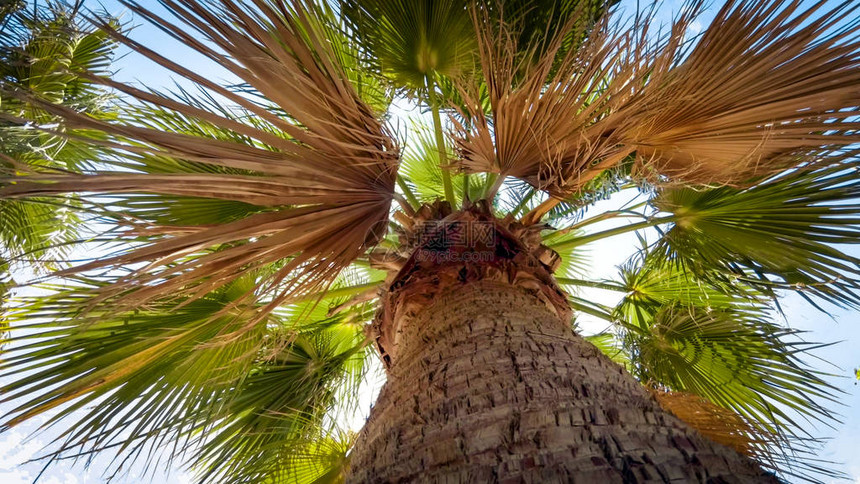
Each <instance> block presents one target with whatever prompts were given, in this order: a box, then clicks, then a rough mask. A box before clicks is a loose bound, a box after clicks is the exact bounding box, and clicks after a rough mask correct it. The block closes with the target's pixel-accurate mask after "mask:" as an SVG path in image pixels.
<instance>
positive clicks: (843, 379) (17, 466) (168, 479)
mask: <svg viewBox="0 0 860 484" xmlns="http://www.w3.org/2000/svg"><path fill="white" fill-rule="evenodd" d="M140 1H141V3H142V4H143V5H145V6H147V7H155V2H154V0H140ZM102 3H103V5H104V6H105V8H106V9H107V10H108V11H109V12H111V13H114V14H118V13H120V12H123V10H124V9H123V8H122V7H120V6H119V5H118V3H117V2H115V1H114V0H111V1H106V2H102ZM639 3H640V4H641V5H645V4H647V3H648V2H647V1H646V0H640V2H639ZM712 3H713V5H714V6H712V7H711V8H710V9H709V11H708V12H706V14H705V15H704V16H703V17H702V18H700V20H699V21H698V22H697V23H696V24H694V25H693V31H694V32H693V33H696V31H697V30H700V29H702V28H704V27H705V26H706V25H707V23H708V21H709V20H710V18H711V17H712V16H713V13H714V11H715V9H716V7H718V6H719V5H721V4H722V3H723V2H722V1H721V0H714V1H713V2H712ZM833 3H837V2H835V1H834V2H833ZM98 5H99V3H98V2H94V1H92V0H87V1H86V2H85V6H87V7H90V8H94V9H95V8H98ZM635 5H636V1H635V0H625V1H624V2H622V7H623V8H625V9H627V10H628V11H629V10H631V9H635ZM679 5H680V1H679V0H667V1H666V2H664V5H663V11H664V12H666V13H667V14H668V12H670V11H672V12H677V11H678V8H679ZM124 18H125V19H126V20H133V19H131V18H130V16H129V15H128V14H127V13H126V15H125V17H124ZM133 23H136V24H139V23H140V22H139V21H138V22H133ZM132 37H133V38H135V39H137V40H138V41H141V42H143V43H145V44H147V45H148V46H150V47H154V48H155V49H156V50H157V51H161V52H167V53H169V55H170V57H171V58H173V59H176V60H179V61H181V63H182V64H183V65H184V66H186V67H190V68H192V69H193V70H195V71H196V72H202V73H207V75H211V76H212V77H215V78H219V77H222V76H223V72H222V71H219V70H218V69H217V68H214V67H213V66H212V65H211V64H209V63H208V62H206V61H205V60H204V59H201V58H200V56H198V55H196V54H194V53H193V52H192V51H191V50H189V49H188V48H186V47H184V46H182V45H180V44H178V43H176V42H174V41H172V40H170V39H167V38H165V36H164V35H163V34H161V33H160V32H159V31H157V29H154V28H153V27H151V26H148V25H140V26H139V27H137V28H136V29H135V30H134V32H133V34H132ZM115 66H116V68H117V69H119V71H118V73H117V77H118V78H119V79H121V80H125V81H138V82H140V83H141V84H146V85H148V86H150V87H169V86H170V80H169V76H168V73H167V72H166V71H164V70H163V69H161V68H158V67H156V66H153V65H151V64H150V63H148V62H142V61H140V59H139V58H137V57H136V56H132V55H128V56H125V57H123V58H121V59H120V60H119V61H118V62H117V63H116V64H115ZM404 114H405V111H404ZM625 196H626V195H623V194H622V195H621V196H620V197H618V199H615V200H610V201H607V202H604V203H605V204H606V205H614V204H617V203H619V199H622V198H624V197H625ZM605 208H606V206H602V205H600V206H598V207H596V208H595V210H601V209H605ZM606 227H607V226H605V225H603V226H601V225H596V226H595V227H594V230H600V229H603V228H606ZM635 247H636V240H635V238H634V237H633V236H632V235H630V234H628V235H627V236H622V237H616V238H613V239H609V240H606V241H601V242H600V244H599V246H591V247H588V250H589V251H590V255H591V261H592V267H593V272H592V276H593V277H598V278H599V277H611V276H613V275H614V274H615V273H616V269H615V266H616V265H617V264H620V263H622V262H624V260H625V259H626V258H627V256H628V255H629V254H631V253H632V252H633V251H634V250H635ZM847 251H848V252H849V253H850V254H851V255H853V256H855V257H860V246H855V247H851V248H848V250H847ZM588 295H589V296H591V297H594V298H595V299H597V300H599V301H600V302H603V303H607V304H611V303H613V302H614V301H613V298H614V297H617V296H614V295H612V294H607V293H602V292H600V291H599V290H596V291H595V292H593V293H590V294H588ZM782 306H783V310H784V314H785V321H784V324H786V325H788V326H790V327H792V328H796V329H802V330H806V331H809V333H808V335H807V338H806V339H807V340H809V341H816V342H837V341H839V342H840V343H838V344H836V345H834V346H831V347H828V348H825V349H822V350H820V351H819V352H817V353H816V355H817V356H819V357H820V358H822V360H814V361H810V363H811V364H812V365H814V366H815V367H816V368H818V369H820V370H822V371H825V372H829V373H833V374H834V376H833V377H832V378H830V381H831V383H832V384H833V385H835V386H836V387H838V388H839V389H841V390H842V391H844V392H845V393H844V394H843V395H842V396H841V398H840V401H841V403H842V406H841V407H838V408H835V410H836V411H837V412H838V413H839V414H841V415H842V420H843V423H842V424H841V425H839V426H837V427H836V428H835V429H828V428H825V427H822V426H821V425H818V426H812V425H810V429H811V430H813V431H812V432H811V433H813V434H815V435H820V436H822V437H826V438H829V439H831V440H829V442H828V443H827V444H826V445H825V446H824V447H823V448H822V449H821V452H820V455H819V457H820V458H821V459H825V460H832V461H837V462H843V463H845V465H844V466H843V467H842V470H844V471H845V472H846V473H848V474H849V475H850V476H851V480H850V481H849V482H855V483H857V484H860V460H858V458H857V456H858V454H860V451H858V449H860V446H858V445H857V443H856V442H857V439H858V438H860V385H856V384H855V382H854V380H853V378H852V374H853V368H854V367H856V366H858V365H860V350H858V349H857V348H860V317H858V313H857V312H852V311H846V310H839V309H836V308H834V309H833V311H832V317H831V316H828V315H826V314H823V313H821V312H820V311H817V310H816V309H814V308H812V307H811V306H810V305H809V304H808V303H806V302H805V301H804V300H803V299H801V298H800V297H798V296H795V295H788V296H787V297H785V298H784V299H783V301H782ZM583 326H584V329H585V330H586V331H591V332H598V331H600V330H601V329H603V327H604V326H605V323H599V322H595V321H591V322H589V321H588V320H587V318H585V320H584V324H583ZM372 395H373V392H372V391H371V390H369V391H368V394H367V395H366V398H365V400H366V401H367V402H368V403H367V405H365V406H364V407H365V408H364V410H365V411H366V410H367V407H369V402H370V401H371V400H372V398H373V397H372ZM1 413H5V411H4V407H3V406H0V414H1ZM43 421H44V420H42V421H38V420H37V421H35V422H28V423H26V424H24V425H21V426H20V427H18V428H16V429H14V430H12V431H10V432H7V433H5V434H2V435H0V483H2V484H18V483H25V482H32V480H33V478H34V477H35V476H36V475H38V474H39V472H40V471H41V469H42V465H41V464H38V463H29V464H25V463H24V462H25V461H27V460H29V459H31V458H33V457H36V456H37V455H38V453H39V451H40V450H41V449H42V447H43V446H44V445H45V444H47V443H48V442H49V441H50V438H51V436H52V435H55V434H56V432H58V431H59V430H61V429H59V428H58V429H53V430H49V431H47V432H45V433H42V434H39V435H36V436H35V437H33V438H31V439H27V438H26V437H27V435H28V434H30V433H31V432H33V431H35V430H37V428H38V426H39V424H40V423H41V422H43ZM354 421H355V422H361V421H363V418H362V416H361V415H358V416H356V418H355V420H354ZM82 464H83V462H79V463H78V464H77V465H72V464H71V463H70V462H61V463H58V464H56V465H54V466H52V467H50V468H49V469H48V470H47V471H46V472H45V473H44V474H43V477H42V480H40V481H39V482H44V483H49V484H59V483H68V484H84V483H98V482H104V475H103V474H104V472H105V469H106V468H107V466H108V464H109V459H107V458H103V457H100V458H97V459H96V460H95V461H94V462H93V463H92V465H91V466H90V467H89V469H84V466H83V465H82ZM128 471H129V473H128V475H127V476H124V477H121V478H119V479H117V480H115V482H120V483H133V482H140V481H141V479H142V478H143V477H144V469H143V467H142V466H141V465H132V466H131V467H130V468H129V469H128ZM152 478H153V482H158V483H177V484H179V483H186V482H191V479H190V476H189V475H188V474H186V473H184V472H182V471H181V470H180V469H178V468H173V467H170V466H167V465H156V466H155V471H154V472H153V474H152ZM834 482H835V481H834ZM842 482H845V481H842Z"/></svg>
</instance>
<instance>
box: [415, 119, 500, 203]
mask: <svg viewBox="0 0 860 484" xmlns="http://www.w3.org/2000/svg"><path fill="white" fill-rule="evenodd" d="M447 149H448V159H451V158H453V157H454V151H453V148H452V147H451V146H450V145H448V146H447ZM440 163H441V159H440V156H439V150H438V149H437V147H436V140H435V138H434V135H433V131H432V129H431V128H430V127H427V126H423V125H420V124H418V123H415V124H414V125H413V130H412V131H411V137H410V139H409V140H408V143H407V144H406V149H405V150H404V153H403V160H402V162H401V165H402V166H401V169H400V174H401V175H402V176H404V177H405V178H406V180H407V181H408V182H409V183H410V184H411V185H412V187H413V190H414V192H415V194H416V195H417V197H418V200H419V201H421V202H432V201H433V200H436V199H437V198H442V197H444V196H445V187H444V181H443V178H442V170H443V168H441V166H440ZM485 183H486V177H485V176H483V175H480V174H478V175H474V176H471V177H469V197H470V199H471V200H479V199H480V198H481V197H482V195H483V193H484V190H485V189H486V187H485V186H484V185H485ZM451 185H452V187H453V189H454V194H455V201H454V203H455V205H460V204H462V203H463V194H464V190H465V176H464V175H462V174H459V175H452V176H451Z"/></svg>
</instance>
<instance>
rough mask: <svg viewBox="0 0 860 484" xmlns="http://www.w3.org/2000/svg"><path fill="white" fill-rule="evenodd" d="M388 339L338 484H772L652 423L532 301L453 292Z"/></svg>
mask: <svg viewBox="0 0 860 484" xmlns="http://www.w3.org/2000/svg"><path fill="white" fill-rule="evenodd" d="M397 340H398V342H397V355H396V357H395V358H394V361H393V362H392V365H391V367H390V369H389V374H388V381H387V383H386V384H385V387H384V388H383V389H382V392H381V394H380V396H379V399H378V400H377V402H376V405H375V406H374V408H373V409H372V411H371V415H370V418H369V420H368V421H367V424H366V425H365V427H364V429H363V430H362V432H361V434H360V435H359V437H358V440H357V442H356V445H355V447H354V449H353V452H352V456H351V475H350V476H349V478H348V480H347V481H348V482H446V483H460V482H462V483H483V482H511V483H513V482H535V483H553V482H559V483H561V482H564V483H567V482H583V483H599V484H604V483H607V484H608V483H615V482H670V481H671V482H708V483H730V482H738V483H747V482H756V483H757V482H768V483H771V482H778V480H777V479H776V478H774V477H773V476H771V475H769V474H765V473H764V472H763V471H761V470H760V469H759V468H758V466H756V465H755V464H754V463H752V461H750V460H749V459H748V458H746V457H743V456H741V455H739V454H737V453H736V452H734V451H733V450H731V449H729V448H727V447H724V446H722V445H719V444H716V443H714V442H711V441H709V440H706V439H705V438H703V437H701V436H700V435H699V434H697V433H696V432H695V431H694V430H692V429H690V428H689V427H688V426H687V425H685V424H684V423H682V422H681V421H680V420H678V419H677V418H675V417H674V416H672V415H670V414H668V413H666V412H665V411H663V410H662V409H661V408H660V407H659V405H658V404H657V403H656V402H655V401H654V399H653V398H652V397H651V396H650V395H649V394H648V393H647V392H646V391H645V390H644V389H643V388H642V386H641V385H640V384H639V383H638V382H636V381H635V380H634V379H633V378H632V377H631V376H630V375H629V374H628V373H627V372H626V371H625V370H623V369H622V368H621V367H620V366H618V365H617V364H615V363H613V362H611V361H610V360H609V359H608V358H606V357H605V356H604V355H603V354H601V353H600V352H599V351H598V350H597V349H596V348H595V347H594V346H593V345H591V344H590V343H588V342H586V341H585V340H583V339H582V338H580V337H578V336H577V335H576V334H574V332H573V331H572V330H571V328H570V324H569V320H566V318H564V317H563V316H559V315H558V314H557V311H553V310H552V308H550V307H548V305H547V304H546V302H545V301H543V300H541V299H540V298H538V297H537V296H536V295H535V292H534V291H530V290H528V289H525V288H523V287H520V286H516V285H513V284H507V283H505V282H499V281H491V280H479V281H473V282H467V283H465V284H459V285H455V287H450V288H449V289H448V290H447V291H443V292H442V293H440V295H439V296H438V297H437V298H436V299H435V301H434V302H433V303H432V304H430V305H428V306H426V307H424V308H423V310H421V311H419V312H418V313H417V314H414V317H413V318H411V319H410V321H409V324H406V325H400V332H399V334H398V337H397Z"/></svg>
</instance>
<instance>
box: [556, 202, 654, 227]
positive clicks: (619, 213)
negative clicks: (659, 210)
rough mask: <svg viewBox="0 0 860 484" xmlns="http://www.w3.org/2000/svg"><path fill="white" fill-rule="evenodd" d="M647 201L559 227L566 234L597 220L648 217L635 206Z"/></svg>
mask: <svg viewBox="0 0 860 484" xmlns="http://www.w3.org/2000/svg"><path fill="white" fill-rule="evenodd" d="M646 203H648V202H642V203H641V204H639V205H637V206H636V207H631V208H630V209H627V210H610V211H608V212H603V213H601V214H600V215H595V216H594V217H589V218H587V219H585V220H583V221H581V222H578V223H575V224H573V225H570V226H568V227H565V228H563V229H559V233H560V234H566V233H568V232H573V231H575V230H579V229H581V228H582V227H586V226H588V225H591V224H596V223H597V222H603V221H604V220H610V219H613V218H616V217H624V218H644V219H647V218H648V216H647V215H645V214H643V213H640V212H637V211H636V210H634V208H637V207H639V206H641V205H645V204H646Z"/></svg>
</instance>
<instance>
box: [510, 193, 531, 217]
mask: <svg viewBox="0 0 860 484" xmlns="http://www.w3.org/2000/svg"><path fill="white" fill-rule="evenodd" d="M536 193H537V190H532V191H530V192H529V193H527V194H526V196H524V197H523V199H522V200H520V203H518V204H517V206H516V207H514V209H513V210H511V215H513V216H514V217H516V216H517V215H518V214H519V213H520V212H521V211H522V210H523V209H524V208H526V204H527V203H529V201H530V200H531V199H532V198H534V196H535V194H536Z"/></svg>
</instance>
